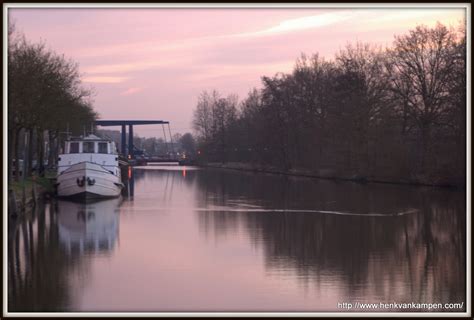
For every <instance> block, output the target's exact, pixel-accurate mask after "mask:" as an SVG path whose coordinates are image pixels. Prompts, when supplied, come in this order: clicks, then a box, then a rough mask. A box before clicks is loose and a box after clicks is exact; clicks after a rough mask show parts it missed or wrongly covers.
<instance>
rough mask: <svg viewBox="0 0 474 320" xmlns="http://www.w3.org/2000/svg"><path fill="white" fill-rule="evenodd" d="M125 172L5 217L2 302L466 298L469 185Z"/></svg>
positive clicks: (23, 307)
mask: <svg viewBox="0 0 474 320" xmlns="http://www.w3.org/2000/svg"><path fill="white" fill-rule="evenodd" d="M130 175H131V176H132V178H131V179H130V181H129V182H128V183H127V188H126V190H125V193H124V195H123V196H122V197H121V198H119V199H113V200H105V201H100V202H94V203H87V204H86V203H76V202H70V201H64V200H52V201H51V202H47V203H45V204H43V205H38V206H37V208H36V209H35V211H34V212H33V213H32V214H29V215H28V216H27V217H25V218H23V219H21V220H19V221H18V222H17V223H13V224H12V225H10V226H9V239H8V307H9V311H78V312H80V311H88V312H169V311H178V312H187V311H190V312H193V311H195V312H206V311H207V312H212V311H221V312H227V311H229V312H238V311H245V312H260V311H262V312H285V311H290V312H295V311H307V312H308V311H310V312H311V311H312V312H324V311H338V312H350V311H361V310H360V309H356V308H355V303H376V304H379V303H392V306H388V308H387V309H382V307H379V308H375V309H371V310H370V311H378V312H388V311H463V310H465V309H466V255H465V252H466V233H465V229H466V204H465V203H466V201H465V193H464V192H455V191H450V190H446V189H436V188H427V187H423V188H422V187H408V186H399V185H385V184H367V185H361V184H356V183H351V182H334V181H329V180H317V179H308V178H297V177H285V176H280V175H266V174H255V173H247V172H241V171H232V170H218V169H198V168H193V167H179V166H147V167H135V168H134V169H133V172H130ZM344 303H345V304H344ZM393 303H400V304H401V303H442V304H445V303H463V305H462V307H461V309H459V308H458V309H454V310H445V309H437V310H435V309H431V310H427V309H426V307H425V308H424V309H423V308H422V309H410V310H408V309H401V308H400V307H397V306H396V305H393ZM349 304H352V306H353V308H352V309H349V308H348V306H350V305H349Z"/></svg>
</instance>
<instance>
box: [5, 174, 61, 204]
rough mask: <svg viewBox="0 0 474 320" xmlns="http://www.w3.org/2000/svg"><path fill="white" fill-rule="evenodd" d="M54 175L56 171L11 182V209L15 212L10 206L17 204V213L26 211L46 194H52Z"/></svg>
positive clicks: (9, 185) (9, 194)
mask: <svg viewBox="0 0 474 320" xmlns="http://www.w3.org/2000/svg"><path fill="white" fill-rule="evenodd" d="M54 177H55V173H54V172H46V173H45V176H44V177H38V176H31V177H27V178H26V179H25V180H23V179H21V180H20V181H12V182H9V184H8V190H9V192H8V197H9V202H8V205H9V211H12V212H14V209H13V208H10V206H13V205H15V206H16V212H17V213H20V212H24V211H25V210H27V209H28V208H30V207H31V206H32V205H33V204H34V203H35V202H36V201H37V200H39V199H42V198H43V197H44V196H45V195H46V194H52V193H53V192H54ZM13 201H15V203H13Z"/></svg>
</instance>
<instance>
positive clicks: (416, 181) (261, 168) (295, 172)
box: [200, 162, 465, 190]
mask: <svg viewBox="0 0 474 320" xmlns="http://www.w3.org/2000/svg"><path fill="white" fill-rule="evenodd" d="M200 166H203V167H209V168H220V169H231V170H242V171H251V172H261V173H271V174H281V175H289V176H299V177H308V178H317V179H330V180H342V181H353V182H359V183H389V184H403V185H413V186H433V187H447V188H454V189H461V190H463V189H465V186H464V185H459V184H451V183H444V182H442V181H440V182H433V181H430V180H429V179H426V178H424V177H415V178H413V177H411V178H405V179H404V178H394V177H387V178H376V177H362V176H359V175H355V174H342V173H338V172H336V171H334V170H318V171H317V172H315V171H311V170H305V169H296V168H295V169H290V170H283V169H281V168H278V167H272V166H268V165H258V164H250V163H241V162H228V163H219V162H209V163H203V164H200Z"/></svg>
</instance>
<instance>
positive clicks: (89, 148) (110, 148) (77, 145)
mask: <svg viewBox="0 0 474 320" xmlns="http://www.w3.org/2000/svg"><path fill="white" fill-rule="evenodd" d="M81 153H89V154H90V153H97V154H117V149H116V147H115V143H114V142H113V141H107V140H86V139H84V140H69V141H66V145H65V150H64V154H81Z"/></svg>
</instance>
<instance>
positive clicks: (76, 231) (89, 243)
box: [57, 197, 122, 254]
mask: <svg viewBox="0 0 474 320" xmlns="http://www.w3.org/2000/svg"><path fill="white" fill-rule="evenodd" d="M121 202H122V198H121V197H120V198H114V199H108V200H101V201H97V202H92V203H84V202H72V201H65V200H58V202H57V208H58V213H59V217H58V220H59V239H60V241H61V243H62V244H63V246H64V248H65V249H66V252H67V253H68V254H71V253H72V252H79V253H80V254H83V253H99V252H103V253H107V252H109V251H111V250H112V249H113V247H114V245H115V241H116V239H117V236H118V228H119V207H120V204H121Z"/></svg>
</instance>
